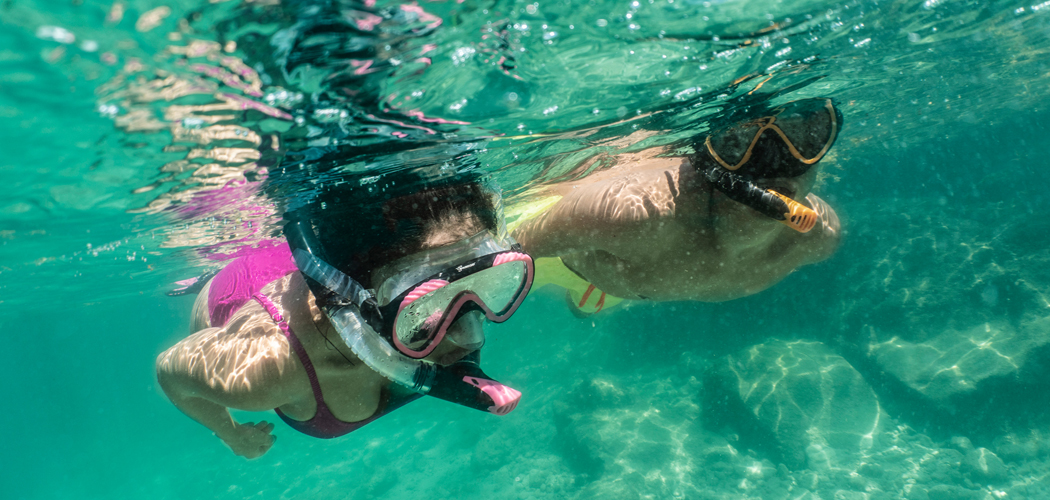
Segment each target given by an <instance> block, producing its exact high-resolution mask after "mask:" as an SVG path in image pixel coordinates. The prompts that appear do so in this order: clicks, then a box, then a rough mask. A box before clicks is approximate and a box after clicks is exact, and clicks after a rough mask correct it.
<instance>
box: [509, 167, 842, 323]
mask: <svg viewBox="0 0 1050 500" xmlns="http://www.w3.org/2000/svg"><path fill="white" fill-rule="evenodd" d="M658 153H659V151H657V150H652V151H649V152H648V153H647V152H642V153H641V154H639V153H634V154H632V155H629V156H628V155H624V156H623V157H620V159H619V161H618V163H617V164H616V166H614V167H612V168H610V169H608V170H605V171H601V172H599V173H598V174H595V175H591V176H588V177H587V178H584V179H582V180H581V181H577V182H573V183H566V184H560V185H556V186H551V187H550V188H549V191H550V192H552V193H554V194H559V195H562V196H564V197H563V198H562V199H561V200H559V201H558V203H556V204H555V205H554V206H553V207H552V208H551V209H549V210H547V211H546V212H544V213H543V214H541V215H540V216H537V217H536V218H534V219H532V220H530V221H528V222H526V223H524V224H522V225H521V226H520V227H518V228H517V229H516V230H515V231H514V234H513V235H514V237H515V239H517V240H518V242H519V243H521V244H522V246H523V247H524V248H525V250H526V251H527V252H529V253H530V254H532V255H533V257H561V259H562V261H563V262H564V263H565V264H566V265H567V266H568V267H569V268H570V269H573V270H575V271H576V272H578V273H579V274H581V275H583V277H584V278H586V279H587V280H588V281H590V282H591V283H593V284H594V285H595V286H597V287H598V288H599V289H601V290H602V291H604V292H606V293H609V294H611V295H614V296H617V297H623V298H628V299H648V300H698V301H705V302H717V301H724V300H731V299H735V298H739V297H744V296H747V295H751V294H754V293H758V292H760V291H762V290H765V289H766V288H769V287H770V286H772V285H774V284H776V283H777V282H779V281H780V280H782V279H784V277H786V276H787V275H788V274H790V273H791V272H792V271H794V270H795V269H796V268H798V267H799V266H802V265H806V264H811V263H815V262H819V261H822V260H824V259H827V258H828V257H829V256H831V254H832V253H834V251H835V249H836V248H837V247H838V244H839V239H840V227H839V220H838V217H837V215H836V214H835V212H834V210H832V209H831V207H830V206H828V205H827V203H825V202H824V201H823V200H821V199H820V198H819V197H817V196H816V195H814V194H812V193H810V190H811V189H812V188H813V184H814V182H815V181H816V176H817V169H818V168H819V167H814V168H812V169H810V171H809V172H807V173H806V174H803V175H801V176H799V177H796V178H774V179H757V180H756V183H757V184H758V185H759V186H760V187H765V188H774V189H775V190H777V191H778V192H780V193H782V194H785V195H788V196H789V197H791V198H794V199H795V200H798V201H801V202H802V203H803V204H804V205H806V206H808V207H810V208H813V209H814V210H815V211H816V212H817V214H818V216H819V220H818V222H817V224H816V227H814V228H813V229H812V230H811V231H810V232H808V233H799V232H796V231H794V230H792V229H790V228H788V227H787V226H785V225H783V224H780V223H778V222H776V221H774V220H771V219H769V218H767V217H765V216H763V215H761V214H759V213H758V212H757V211H755V210H753V209H751V208H749V207H747V206H744V205H742V204H740V203H737V202H735V201H732V200H730V199H729V198H727V197H726V196H725V195H724V194H722V193H721V192H718V191H715V190H713V189H712V188H711V186H710V185H708V184H707V182H706V181H705V180H703V179H702V178H701V177H700V176H699V175H698V174H697V172H696V169H695V168H694V167H693V166H692V165H691V164H690V163H689V160H688V158H685V157H658V156H657V154H658Z"/></svg>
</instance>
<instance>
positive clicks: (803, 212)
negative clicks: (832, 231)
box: [766, 189, 817, 233]
mask: <svg viewBox="0 0 1050 500" xmlns="http://www.w3.org/2000/svg"><path fill="white" fill-rule="evenodd" d="M766 192H767V193H770V194H772V195H773V196H776V197H777V198H778V199H780V201H781V202H783V203H784V205H785V208H786V209H787V211H785V212H784V215H783V217H784V218H783V219H777V220H778V221H779V222H780V223H781V224H783V225H785V226H787V227H790V228H791V229H794V230H795V231H798V232H800V233H808V232H809V230H810V229H813V226H816V225H817V213H816V212H814V211H813V209H812V208H809V207H807V206H805V205H803V204H801V203H799V202H797V201H795V200H792V199H791V198H788V197H787V196H784V195H782V194H780V193H778V192H776V191H773V190H771V189H767V190H766ZM774 218H775V217H774Z"/></svg>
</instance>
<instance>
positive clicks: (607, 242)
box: [514, 170, 677, 257]
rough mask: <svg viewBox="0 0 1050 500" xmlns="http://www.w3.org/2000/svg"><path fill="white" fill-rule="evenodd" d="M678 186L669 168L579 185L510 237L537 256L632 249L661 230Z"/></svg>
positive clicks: (671, 215) (673, 209)
mask: <svg viewBox="0 0 1050 500" xmlns="http://www.w3.org/2000/svg"><path fill="white" fill-rule="evenodd" d="M676 186H677V176H675V175H672V174H671V173H670V171H667V170H659V171H647V172H642V173H638V174H631V175H626V176H622V177H618V178H613V179H608V180H603V181H600V182H594V183H589V184H582V185H580V186H579V187H577V188H575V189H572V190H571V191H570V192H569V193H568V194H567V195H566V196H565V197H564V198H562V199H561V200H559V201H558V202H557V203H556V204H555V205H554V206H553V207H552V208H551V209H550V210H547V211H546V212H544V213H543V214H541V215H539V216H537V217H536V218H535V219H532V220H530V221H527V222H525V223H523V224H522V225H521V226H520V227H519V228H518V229H517V230H515V231H514V238H515V239H516V240H517V241H518V242H519V243H521V245H522V246H523V247H524V248H525V250H526V251H528V252H529V253H530V254H532V255H533V256H536V257H554V256H561V255H567V254H570V253H574V252H583V251H589V250H605V251H608V252H611V253H614V254H615V253H617V249H618V248H621V247H623V246H625V245H629V246H630V247H631V248H636V247H637V245H638V241H639V239H645V238H646V237H647V236H648V235H649V233H651V232H654V231H656V230H657V229H658V228H659V225H660V224H659V222H660V219H662V218H666V217H673V216H674V214H675V210H676V206H675V195H676V194H677V187H676Z"/></svg>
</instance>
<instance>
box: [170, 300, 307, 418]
mask: <svg viewBox="0 0 1050 500" xmlns="http://www.w3.org/2000/svg"><path fill="white" fill-rule="evenodd" d="M301 372H302V366H301V364H300V363H298V362H297V360H296V358H295V356H294V354H293V353H292V350H291V345H290V344H289V342H288V340H287V338H286V337H285V336H284V334H283V332H282V331H281V329H280V327H279V326H278V325H277V324H276V323H275V322H274V321H273V319H272V318H270V315H269V314H268V313H267V312H266V310H265V309H263V308H262V306H260V305H259V304H258V303H256V302H255V301H251V302H248V303H247V304H245V305H244V306H243V307H241V309H240V310H239V311H238V312H237V313H235V314H234V315H233V317H231V318H230V320H229V322H227V324H226V325H225V326H224V327H222V328H205V329H203V330H200V331H198V332H196V333H193V334H192V335H190V336H188V337H186V338H184V339H182V340H181V341H179V342H178V343H176V344H175V345H174V346H172V347H171V348H170V349H168V350H167V351H165V352H163V353H161V355H160V356H159V357H158V358H157V374H158V376H159V377H160V378H161V379H162V383H163V382H165V381H166V382H167V383H169V384H177V385H179V386H181V388H182V389H183V390H186V391H189V392H192V393H197V394H199V395H201V396H205V397H209V399H213V400H214V399H223V400H224V403H225V404H227V405H228V406H234V407H238V408H242V409H246V410H251V409H270V408H274V407H276V406H279V404H284V403H285V402H286V401H285V400H286V399H287V398H288V396H289V395H290V394H292V392H294V390H295V387H294V385H295V379H294V377H295V375H296V374H301ZM277 403H279V404H277Z"/></svg>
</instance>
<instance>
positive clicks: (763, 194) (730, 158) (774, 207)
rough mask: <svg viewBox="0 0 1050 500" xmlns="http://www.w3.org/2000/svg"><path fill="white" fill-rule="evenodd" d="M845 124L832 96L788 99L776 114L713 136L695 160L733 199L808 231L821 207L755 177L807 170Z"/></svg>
mask: <svg viewBox="0 0 1050 500" xmlns="http://www.w3.org/2000/svg"><path fill="white" fill-rule="evenodd" d="M841 123H842V114H841V113H839V111H838V110H837V109H835V106H834V105H832V103H831V100H830V99H806V100H802V101H795V102H791V103H787V104H785V105H783V106H780V107H778V108H777V109H776V110H775V112H774V114H772V115H770V116H765V117H762V118H758V119H755V120H750V121H747V122H743V123H738V124H736V125H734V126H732V127H730V128H728V129H724V130H720V131H717V132H714V133H712V134H711V135H709V136H707V138H706V139H705V140H704V143H703V145H699V144H698V145H697V148H696V149H697V152H696V154H695V155H694V156H693V158H692V161H693V164H694V165H695V166H696V169H697V171H698V172H700V173H701V174H702V175H703V176H704V178H705V179H706V180H707V181H708V182H709V183H711V185H712V186H714V187H715V188H716V189H718V190H719V191H721V192H722V193H724V194H725V195H726V196H727V197H728V198H729V199H731V200H733V201H736V202H739V203H743V204H745V205H747V206H749V207H751V208H753V209H755V210H757V211H758V212H759V213H761V214H763V215H765V216H767V217H770V218H772V219H774V220H777V221H780V222H782V223H784V224H785V225H787V226H788V227H790V228H792V229H794V230H796V231H799V232H803V233H804V232H807V231H809V230H810V229H813V226H814V225H816V222H817V214H816V212H814V211H813V210H812V209H810V208H808V207H806V206H805V205H802V204H801V203H799V202H797V201H795V200H793V199H791V198H789V197H787V196H785V195H783V194H781V193H778V192H776V191H774V190H772V189H763V188H761V187H758V186H757V185H755V183H754V181H755V180H756V179H773V178H777V177H780V178H791V177H798V176H800V175H803V174H805V173H806V172H808V171H809V169H811V168H813V165H815V164H816V163H817V162H818V161H820V159H821V158H823V157H824V155H825V154H827V152H828V150H829V149H830V148H831V145H832V144H833V143H834V142H835V137H836V136H837V135H838V131H839V126H840V125H841Z"/></svg>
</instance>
